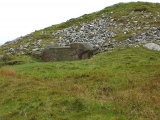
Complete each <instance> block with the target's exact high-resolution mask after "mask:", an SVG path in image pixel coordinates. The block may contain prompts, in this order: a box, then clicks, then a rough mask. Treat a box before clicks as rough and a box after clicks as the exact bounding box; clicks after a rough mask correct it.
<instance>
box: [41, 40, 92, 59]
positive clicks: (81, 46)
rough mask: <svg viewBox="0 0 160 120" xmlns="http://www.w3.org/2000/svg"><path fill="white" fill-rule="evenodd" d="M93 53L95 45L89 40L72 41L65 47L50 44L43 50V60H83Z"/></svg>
mask: <svg viewBox="0 0 160 120" xmlns="http://www.w3.org/2000/svg"><path fill="white" fill-rule="evenodd" d="M93 53H94V48H93V45H92V44H90V43H87V42H77V43H72V44H71V45H70V46H64V47H61V46H54V45H49V46H48V47H47V48H46V49H45V50H44V51H43V52H42V60H44V61H46V62H50V61H73V60H82V59H87V58H90V57H91V56H92V55H93Z"/></svg>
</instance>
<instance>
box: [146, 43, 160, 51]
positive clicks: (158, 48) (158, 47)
mask: <svg viewBox="0 0 160 120" xmlns="http://www.w3.org/2000/svg"><path fill="white" fill-rule="evenodd" d="M144 47H145V48H147V49H149V50H156V51H160V45H157V44H155V43H147V44H145V45H144Z"/></svg>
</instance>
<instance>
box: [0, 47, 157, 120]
mask: <svg viewBox="0 0 160 120" xmlns="http://www.w3.org/2000/svg"><path fill="white" fill-rule="evenodd" d="M0 76H1V77H0V93H1V95H0V119H1V120H6V119H7V120H8V119H12V120H14V119H15V120H18V119H19V120H23V119H24V120H25V119H26V120H28V119H30V120H36V119H42V120H43V119H44V120H45V119H50V120H52V119H57V120H77V119H80V120H84V119H85V120H97V119H98V120H128V119H131V120H137V119H141V120H148V119H149V120H150V119H155V120H156V119H157V120H158V118H160V115H159V111H160V95H159V90H160V81H159V80H160V53H159V52H156V51H150V50H146V49H144V48H141V47H139V48H134V47H128V48H119V49H118V48H117V49H115V50H112V51H109V52H106V53H101V54H98V55H96V56H94V57H93V58H91V59H89V60H82V61H73V62H53V63H45V62H34V63H25V64H21V65H14V66H2V67H1V68H0Z"/></svg>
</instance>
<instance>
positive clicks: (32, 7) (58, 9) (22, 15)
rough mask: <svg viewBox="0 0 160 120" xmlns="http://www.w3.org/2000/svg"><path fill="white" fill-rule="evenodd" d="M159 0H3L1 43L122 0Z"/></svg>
mask: <svg viewBox="0 0 160 120" xmlns="http://www.w3.org/2000/svg"><path fill="white" fill-rule="evenodd" d="M131 1H147V2H155V3H156V2H159V0H110V1H107V0H92V1H91V0H25V1H24V0H1V1H0V44H3V43H5V42H6V41H10V40H14V39H16V38H17V37H20V36H24V35H26V34H29V33H31V32H34V31H35V30H39V29H43V28H45V27H48V26H51V25H53V24H58V23H61V22H65V21H66V20H69V19H71V18H76V17H79V16H81V15H83V14H88V13H92V12H95V11H99V10H101V9H103V8H105V7H107V6H110V5H113V4H116V3H119V2H131Z"/></svg>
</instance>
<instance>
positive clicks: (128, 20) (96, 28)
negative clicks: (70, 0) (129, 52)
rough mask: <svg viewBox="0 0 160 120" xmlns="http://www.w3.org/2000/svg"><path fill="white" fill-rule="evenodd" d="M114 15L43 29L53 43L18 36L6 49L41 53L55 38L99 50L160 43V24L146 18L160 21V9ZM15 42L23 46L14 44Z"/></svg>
mask: <svg viewBox="0 0 160 120" xmlns="http://www.w3.org/2000/svg"><path fill="white" fill-rule="evenodd" d="M112 14H114V13H113V12H111V13H110V14H108V15H102V16H101V17H99V18H98V19H95V20H93V21H91V22H86V23H80V24H76V25H73V26H71V27H68V28H65V29H62V30H58V31H41V32H39V34H40V35H41V36H46V35H47V36H51V38H49V40H48V41H49V42H46V38H45V39H43V38H36V37H35V38H34V35H32V34H34V33H32V34H30V35H26V36H24V37H20V38H17V39H16V40H14V41H10V42H7V43H6V44H4V45H3V46H2V47H4V48H5V50H4V51H3V52H5V53H6V54H8V55H10V54H18V55H23V54H32V55H41V53H42V51H43V50H44V48H45V47H46V46H47V45H48V44H51V43H55V40H56V42H57V43H56V44H57V45H58V46H69V45H70V44H72V43H74V42H90V43H91V44H93V45H94V47H95V48H97V49H98V50H99V51H98V52H103V51H106V50H108V49H113V48H114V47H116V46H131V45H140V44H145V43H149V42H157V43H159V42H160V27H152V25H151V24H150V22H147V21H145V19H152V22H158V21H160V13H159V12H157V14H155V15H153V14H152V13H150V12H134V11H132V12H131V13H130V14H128V15H127V16H121V17H120V18H117V19H116V20H115V19H113V18H112V17H111V15H112ZM143 20H144V21H143ZM137 31H143V33H140V34H137V33H136V32H137ZM128 33H132V35H131V36H130V37H129V38H128V39H127V38H125V39H124V40H122V42H119V41H118V39H117V36H119V35H120V34H123V35H127V34H128ZM52 38H53V39H52ZM24 40H25V41H24ZM15 44H16V45H17V44H19V45H18V46H14V47H13V45H15ZM5 46H9V47H8V48H7V47H5Z"/></svg>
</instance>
